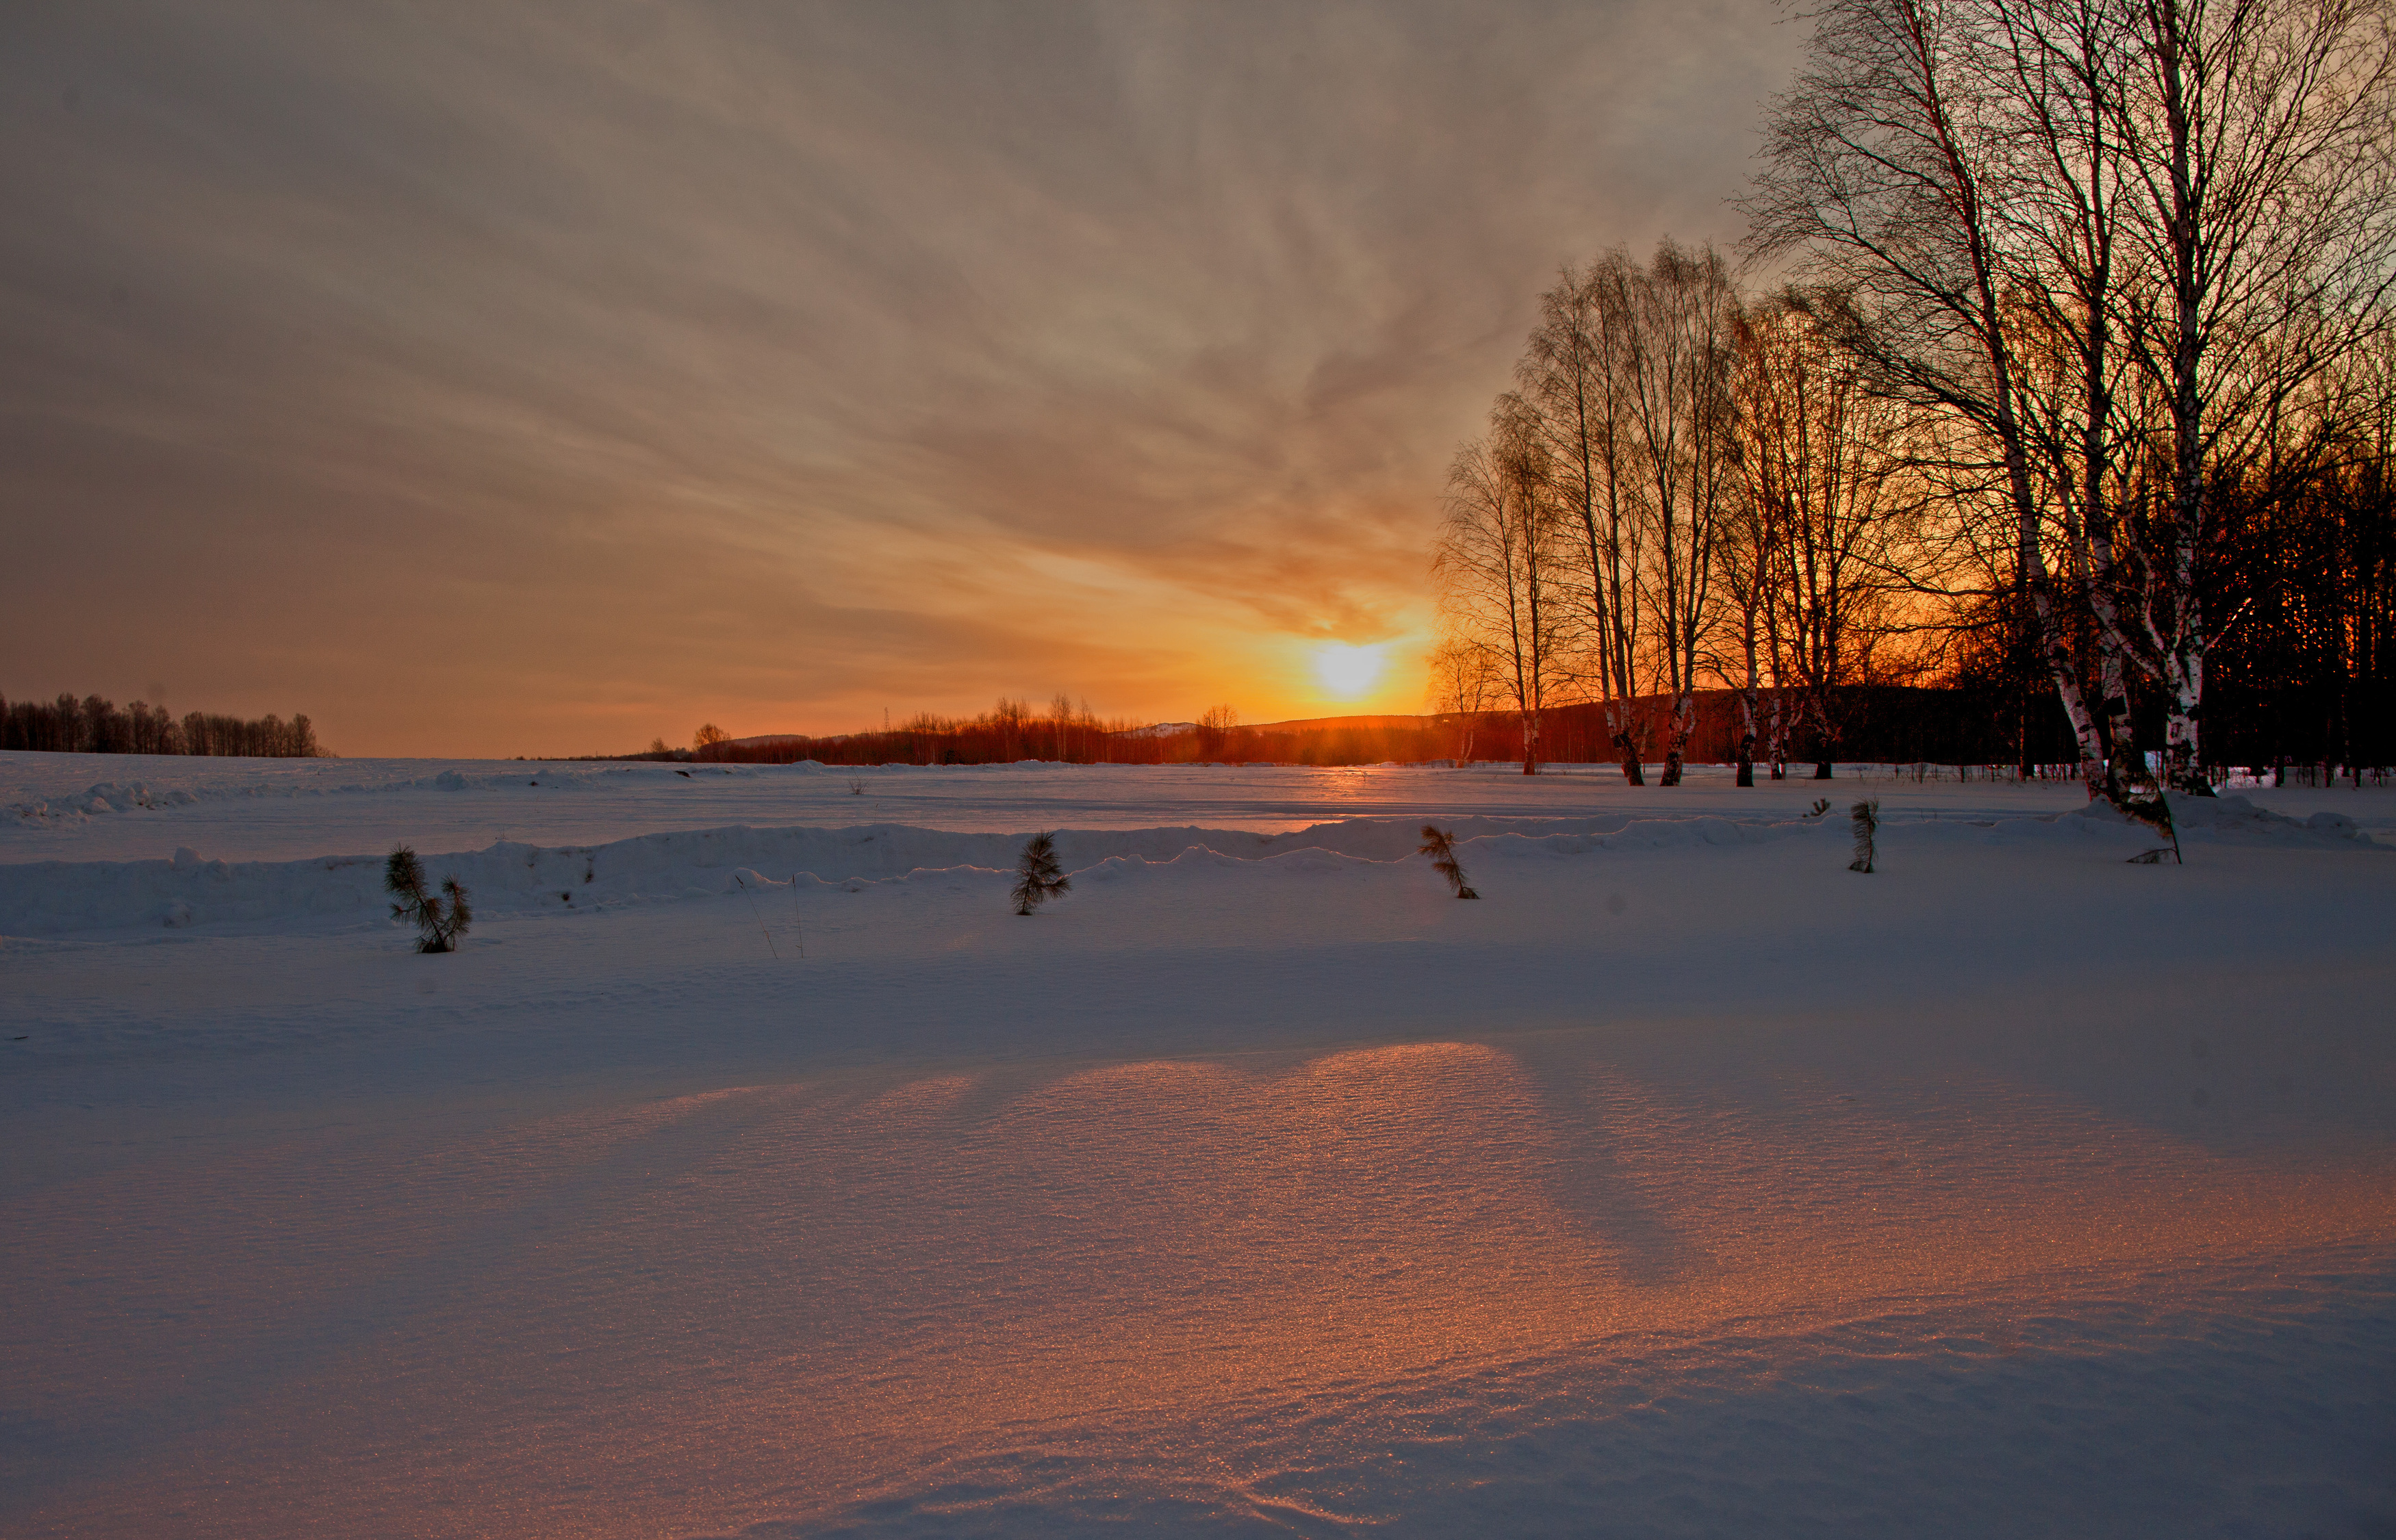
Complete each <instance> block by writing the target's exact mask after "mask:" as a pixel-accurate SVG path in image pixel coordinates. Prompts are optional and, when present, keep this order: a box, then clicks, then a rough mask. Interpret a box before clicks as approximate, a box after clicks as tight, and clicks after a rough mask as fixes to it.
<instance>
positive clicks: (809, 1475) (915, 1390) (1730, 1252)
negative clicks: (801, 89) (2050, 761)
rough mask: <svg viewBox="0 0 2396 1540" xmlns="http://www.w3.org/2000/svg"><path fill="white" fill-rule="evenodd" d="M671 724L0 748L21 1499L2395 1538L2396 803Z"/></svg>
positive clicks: (758, 1523)
mask: <svg viewBox="0 0 2396 1540" xmlns="http://www.w3.org/2000/svg"><path fill="white" fill-rule="evenodd" d="M681 768H686V769H688V770H690V771H691V772H692V773H691V774H690V775H687V776H685V775H681V774H679V773H678V770H677V767H674V766H671V765H657V764H637V765H554V766H552V765H534V764H521V763H430V764H427V763H417V762H401V761H319V762H246V761H214V762H208V761H189V760H184V761H175V760H140V761H133V760H127V759H124V758H116V757H112V758H108V759H97V758H89V757H83V756H67V755H6V756H0V815H5V816H0V980H5V991H0V1028H5V1029H4V1030H0V1040H6V1041H0V1066H5V1069H6V1071H7V1075H6V1082H5V1089H0V1095H5V1096H6V1101H5V1103H0V1127H5V1133H0V1150H5V1153H6V1158H7V1183H6V1188H5V1195H0V1203H5V1224H6V1232H5V1233H6V1235H7V1251H6V1261H5V1263H0V1268H5V1271H0V1281H5V1283H6V1285H7V1300H8V1308H7V1311H6V1312H5V1313H0V1534H6V1535H8V1536H11V1537H15V1536H20V1535H28V1536H30V1535H155V1534H166V1533H172V1534H179V1535H185V1534H188V1535H199V1536H216V1535H222V1536H285V1535H290V1536H298V1535H314V1534H395V1535H438V1536H448V1535H459V1536H464V1535H527V1536H530V1535H556V1534H578V1535H593V1536H619V1535H621V1536H632V1535H643V1536H646V1535H786V1534H856V1535H915V1534H959V1533H964V1534H993V1535H1052V1534H1072V1533H1099V1532H1104V1533H1118V1532H1120V1531H1121V1530H1123V1529H1124V1528H1125V1527H1126V1526H1128V1527H1132V1528H1137V1529H1145V1530H1151V1531H1165V1532H1189V1533H1202V1532H1203V1533H1209V1534H1214V1533H1231V1534H1239V1533H1256V1534H1293V1533H1295V1534H1348V1533H1387V1534H1422V1535H1445V1534H1463V1533H1508V1534H1587V1533H1604V1534H1609V1535H1715V1534H1737V1535H1748V1534H1775V1535H1778V1534H1790V1535H1816V1534H1818V1535H1825V1536H1829V1535H1839V1536H1874V1535H1889V1536H1897V1535H1908V1536H1910V1535H1923V1534H1957V1535H1989V1536H2000V1535H2018V1534H2024V1533H2073V1534H2083V1533H2085V1534H2100V1533H2101V1534H2123V1535H2157V1536H2164V1535H2169V1536H2183V1535H2225V1536H2226V1535H2292V1536H2293V1535H2299V1534H2319V1535H2358V1536H2359V1535H2370V1534H2385V1533H2389V1532H2390V1531H2391V1529H2396V1483H2391V1471H2396V1458H2391V1451H2396V1180H2391V1178H2396V1042H2391V1033H2396V1010H2391V1007H2390V1002H2391V1000H2396V948H2391V943H2390V940H2389V936H2390V933H2391V925H2390V921H2391V918H2396V904H2391V903H2390V899H2391V896H2396V859H2391V856H2396V816H2391V815H2396V797H2391V796H2390V795H2389V793H2387V792H2384V791H2376V790H2363V791H2354V790H2312V791H2304V792H2297V791H2293V790H2292V791H2288V792H2275V791H2272V790H2268V789H2262V788H2256V789H2250V790H2241V791H2240V793H2239V794H2238V795H2237V796H2235V797H2225V798H2222V799H2218V800H2217V801H2211V802H2205V801H2195V802H2190V801H2186V800H2183V801H2182V802H2181V803H2179V804H2178V807H2179V824H2180V837H2181V844H2182V848H2183V851H2184V853H2185V854H2186V856H2187V864H2186V865H2184V866H2175V865H2172V864H2170V861H2169V857H2168V856H2166V857H2164V858H2163V862H2162V863H2161V864H2149V865H2134V864H2131V863H2130V860H2129V857H2131V856H2136V855H2140V854H2144V853H2146V852H2149V851H2151V850H2153V849H2155V848H2157V840H2156V838H2155V836H2154V835H2153V833H2152V831H2150V830H2146V829H2144V828H2142V827H2139V826H2136V825H2132V824H2126V823H2124V822H2123V821H2122V820H2120V819H2118V818H2116V817H2113V816H2110V814H2105V813H2102V812H2101V811H2099V812H2093V813H2092V812H2091V811H2090V810H2089V809H2088V808H2087V806H2086V805H2085V803H2084V802H2083V799H2082V798H2081V796H2080V794H2079V792H2078V791H2077V790H2076V789H2074V788H2070V787H2068V786H2049V787H2039V786H2030V787H2012V786H1990V785H1989V784H1987V783H1981V782H1975V783H1970V784H1963V785H1958V784H1955V783H1952V782H1949V783H1945V784H1939V783H1934V782H1929V781H1923V782H1915V781H1913V780H1911V779H1910V777H1909V778H1905V779H1891V778H1889V777H1886V776H1885V775H1884V776H1883V777H1880V778H1876V779H1864V778H1859V777H1857V775H1856V774H1855V771H1854V767H1843V770H1842V775H1841V777H1840V778H1838V779H1835V780H1833V781H1830V782H1827V783H1821V782H1813V781H1790V782H1784V783H1780V784H1777V785H1769V784H1767V785H1765V786H1762V787H1757V788H1751V789H1741V788H1737V787H1735V786H1732V785H1731V784H1730V783H1729V778H1728V777H1727V775H1726V774H1718V773H1714V772H1711V771H1704V772H1701V773H1700V774H1699V775H1698V776H1697V777H1696V779H1695V782H1694V783H1693V784H1692V785H1690V786H1686V787H1682V788H1676V789H1663V788H1657V787H1649V788H1645V789H1632V788H1627V787H1625V786H1623V785H1622V784H1621V783H1620V781H1619V778H1618V777H1611V776H1608V775H1605V774H1602V773H1594V772H1592V771H1590V770H1587V769H1584V770H1583V771H1581V773H1577V774H1571V775H1563V776H1552V777H1551V776H1542V777H1522V776H1520V775H1511V774H1506V773H1502V772H1498V771H1486V770H1480V771H1433V770H1413V769H1395V768H1383V769H1365V770H1324V771H1311V770H1295V769H1262V768H1214V769H1204V768H1177V769H1146V768H1128V767H1122V768H1111V767H1086V766H1079V767H1077V766H1056V765H1018V766H1001V767H991V768H987V769H983V768H956V769H941V770H907V771H899V770H889V771H862V772H849V771H845V770H839V769H822V768H820V767H767V766H728V767H727V766H701V765H694V766H686V767H681ZM1821 797H1827V798H1828V799H1830V804H1831V805H1830V809H1829V810H1828V812H1827V813H1825V814H1823V815H1820V816H1815V815H1814V814H1813V813H1812V808H1813V804H1814V803H1815V800H1816V799H1817V798H1821ZM1858 797H1870V798H1873V799H1876V800H1877V801H1878V802H1879V803H1880V804H1881V818H1882V825H1881V829H1880V831H1879V837H1878V849H1877V852H1876V861H1875V870H1874V871H1873V872H1872V873H1871V874H1870V875H1865V874H1862V873H1858V872H1853V871H1850V870H1847V863H1848V861H1849V859H1850V856H1851V850H1850V843H1851V838H1852V836H1851V830H1850V828H1849V824H1848V820H1847V817H1846V811H1847V804H1848V803H1851V802H1853V801H1854V800H1856V799H1857V798H1858ZM1427 819H1430V820H1436V821H1437V822H1438V823H1439V824H1440V825H1441V826H1442V827H1443V828H1446V829H1450V830H1454V831H1455V832H1456V834H1457V836H1458V851H1459V854H1460V856H1461V858H1462V860H1463V862H1464V865H1465V867H1466V869H1467V871H1468V873H1469V875H1470V878H1471V882H1472V883H1473V885H1474V886H1475V887H1476V888H1477V889H1479V891H1480V892H1481V893H1482V895H1483V898H1482V900H1481V901H1479V902H1477V903H1458V902H1457V901H1456V900H1455V899H1453V898H1452V897H1450V896H1448V895H1447V891H1446V889H1445V886H1444V883H1442V881H1441V879H1440V878H1439V877H1438V876H1437V874H1436V873H1434V872H1433V871H1432V870H1431V868H1430V866H1429V864H1428V863H1427V862H1425V861H1424V860H1422V859H1421V858H1420V857H1419V856H1414V855H1413V854H1411V852H1412V850H1413V846H1414V844H1415V843H1416V842H1417V841H1418V837H1419V829H1420V826H1421V824H1422V823H1423V822H1424V821H1426V820H1427ZM1032 830H1062V832H1061V833H1060V834H1059V835H1058V848H1059V851H1060V853H1061V854H1062V856H1063V857H1064V864H1065V865H1066V867H1067V868H1068V869H1069V870H1071V871H1072V880H1073V891H1072V894H1071V895H1070V896H1067V897H1066V898H1064V899H1063V900H1061V901H1060V902H1058V903H1056V904H1054V905H1052V906H1050V907H1048V908H1046V909H1043V910H1042V911H1041V912H1040V913H1039V914H1037V915H1036V916H1034V917H1033V918H1031V919H1028V920H1027V919H1019V918H1018V917H1016V916H1015V915H1014V914H1012V913H1011V912H1010V911H1009V909H1008V908H1007V905H1006V901H1005V893H1006V887H1007V884H1008V881H1009V874H1008V872H1007V870H1005V869H1007V868H1009V867H1011V865H1012V864H1013V860H1014V856H1015V853H1016V851H1017V850H1018V849H1019V847H1020V845H1021V843H1022V839H1023V837H1024V835H1025V834H1026V833H1028V832H1030V831H1032ZM398 841H406V842H407V843H410V844H412V845H413V846H414V847H415V848H416V849H417V850H418V851H419V853H421V854H422V856H423V857H424V862H425V867H426V870H427V871H428V873H429V874H430V875H431V876H432V877H433V878H434V879H435V880H437V879H439V878H440V877H442V876H445V875H456V876H458V877H459V879H460V880H461V881H463V882H464V883H466V884H467V885H468V886H469V887H470V888H471V889H472V890H473V896H474V903H475V908H476V910H477V913H478V916H479V918H478V919H477V921H476V923H475V924H474V927H473V931H472V932H471V933H470V935H469V936H468V937H467V939H466V942H465V945H464V948H463V949H462V950H460V951H459V952H458V953H456V954H454V955H450V956H420V955H418V954H416V953H415V952H414V951H413V950H412V949H411V947H410V941H409V933H408V932H407V931H406V930H405V929H403V928H401V927H399V926H397V925H395V924H394V923H393V922H392V921H390V920H389V918H388V917H387V913H386V910H385V908H384V902H383V899H382V897H381V896H380V894H379V880H380V873H381V858H382V856H383V854H384V853H385V852H386V851H387V850H388V849H389V848H390V846H391V844H392V843H394V842H398Z"/></svg>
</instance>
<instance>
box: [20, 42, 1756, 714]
mask: <svg viewBox="0 0 2396 1540" xmlns="http://www.w3.org/2000/svg"><path fill="white" fill-rule="evenodd" d="M1793 41H1794V39H1793V37H1792V36H1791V35H1790V31H1789V30H1788V29H1786V28H1783V27H1778V26H1776V25H1775V24H1774V23H1773V19H1772V14H1771V12H1770V11H1769V9H1768V8H1767V7H1765V6H1764V5H1762V4H1746V3H1741V4H1697V5H1686V4H1664V3H1651V0H1623V3H1617V4H1598V5H1579V6H1570V5H1555V6H1546V5H1524V6H1475V7H1459V6H1453V5H1418V6H1405V5H1375V6H1261V5H1259V6H1243V5H1231V6H1217V5H1194V4H1192V5H1179V6H1138V5H1128V4H1093V5H1087V6H1037V5H1008V6H989V5H960V6H953V7H939V6H931V5H920V6H908V7H887V6H869V5H857V6H791V5H779V4H777V5H762V4H761V5H748V6H741V5H717V6H707V7H698V6H690V7H663V6H654V5H622V6H614V7H610V6H606V5H595V4H594V5H589V6H575V7H497V6H479V7H476V6H462V5H461V6H456V7H432V8H431V9H429V10H428V9H425V8H420V7H397V6H391V7H379V6H374V5H366V4H353V5H343V6H339V7H321V6H304V5H297V4H293V5H286V6H252V7H242V6H233V5H224V4H208V5H192V6H186V7H176V6H158V5H150V6H142V7H113V6H108V5H78V6H75V7H15V8H12V9H11V10H10V11H9V12H8V13H7V16H6V17H5V18H0V125H4V126H5V130H6V131H5V134H0V182H5V185H6V186H7V189H8V190H9V204H10V206H11V216H10V218H9V219H7V221H5V223H0V458H5V460H6V462H7V466H8V468H9V469H8V471H7V476H6V478H5V482H0V523H5V526H6V533H7V538H8V542H9V549H10V550H11V551H12V552H14V553H15V557H14V559H12V560H11V561H10V562H9V563H7V564H6V568H5V575H4V576H0V601H5V604H0V690H6V691H7V692H9V693H11V694H14V693H18V692H33V691H49V690H56V689H59V688H75V689H79V690H80V689H90V688H99V689H101V690H103V691H113V692H114V693H116V694H117V695H118V697H119V698H124V697H129V696H131V695H133V694H136V693H140V691H142V690H144V689H146V688H147V687H148V686H149V684H152V683H154V682H158V681H165V682H166V683H167V684H168V691H169V697H170V703H171V704H174V705H177V706H179V707H190V706H200V705H206V706H208V707H211V708H214V709H221V710H293V709H295V708H296V709H301V710H312V711H313V712H314V713H315V715H316V717H317V719H318V721H319V723H320V724H322V730H323V735H324V737H326V740H327V741H328V742H330V743H331V744H332V745H333V746H334V747H336V748H338V749H340V750H344V751H348V752H378V751H379V752H490V753H511V752H552V751H570V750H585V749H611V748H622V747H631V746H634V745H635V744H637V743H639V742H645V741H646V739H647V737H649V736H650V735H651V734H652V733H663V734H665V735H666V736H667V737H670V738H679V737H684V736H686V735H687V733H688V731H689V729H690V727H691V725H692V724H695V723H696V722H698V721H699V719H700V718H702V717H705V718H709V719H712V720H715V721H718V722H722V723H723V724H725V725H726V726H728V727H732V728H734V729H735V730H737V731H744V732H745V731H763V730H766V729H771V728H799V729H805V730H814V731H836V730H842V729H845V728H850V727H855V726H859V725H863V724H866V723H867V722H869V721H873V722H878V721H879V719H880V713H881V710H882V708H883V707H884V706H885V705H887V706H890V707H892V708H894V709H896V710H900V711H905V710H912V709H915V708H918V707H931V708H935V709H940V710H960V711H963V710H977V709H979V708H981V707H983V706H986V705H987V704H988V702H989V700H990V699H991V697H993V696H995V695H997V694H999V693H1001V692H1005V693H1008V694H1014V695H1031V696H1033V697H1045V696H1046V695H1047V694H1049V693H1051V692H1053V691H1056V690H1059V689H1063V690H1070V691H1072V692H1073V693H1074V694H1076V695H1078V696H1085V697H1088V698H1089V700H1090V701H1091V703H1092V704H1093V705H1094V706H1095V707H1096V708H1098V710H1101V711H1103V712H1108V713H1111V714H1123V715H1138V716H1151V717H1187V716H1191V715H1193V714H1194V713H1195V712H1196V711H1197V710H1200V709H1203V708H1204V707H1205V705H1207V704H1210V703H1212V702H1214V701H1217V700H1227V701H1230V702H1231V703H1232V704H1233V705H1235V706H1237V707H1238V708H1239V710H1241V711H1242V713H1243V714H1244V715H1245V716H1247V717H1249V718H1251V719H1263V718H1267V717H1271V716H1278V715H1300V714H1311V713H1314V712H1317V711H1319V710H1322V709H1324V704H1325V702H1324V698H1323V696H1322V694H1321V689H1320V684H1319V681H1317V680H1316V678H1315V676H1314V673H1313V670H1312V669H1311V663H1310V659H1311V657H1312V656H1313V655H1312V653H1311V651H1310V650H1309V649H1310V647H1311V645H1312V644H1316V643H1319V642H1322V641H1325V640H1332V641H1338V642H1343V643H1348V644H1358V645H1369V644H1383V643H1388V644H1392V650H1391V657H1393V659H1397V660H1399V666H1394V667H1392V669H1391V670H1390V672H1389V674H1388V676H1387V677H1388V679H1389V681H1390V683H1389V684H1387V685H1386V686H1385V687H1384V688H1383V690H1382V691H1381V692H1380V693H1379V694H1378V695H1377V696H1376V697H1374V698H1373V699H1372V700H1371V701H1369V702H1367V703H1366V704H1367V705H1369V706H1372V707H1376V708H1378V709H1385V710H1408V709H1413V708H1414V706H1415V705H1416V700H1415V695H1416V693H1417V690H1418V673H1417V672H1416V671H1415V670H1412V669H1411V668H1410V667H1407V666H1404V658H1405V657H1407V656H1408V654H1409V649H1414V650H1418V647H1419V640H1420V636H1419V633H1420V632H1421V631H1422V630H1423V628H1424V627H1425V625H1426V624H1427V621H1428V615H1429V609H1428V591H1427V584H1426V578H1425V572H1424V556H1423V552H1424V547H1425V545H1426V542H1427V539H1428V535H1429V532H1430V529H1431V524H1432V523H1433V521H1434V520H1435V519H1436V517H1437V492H1438V484H1439V475H1440V472H1441V470H1442V468H1443V467H1444V463H1445V461H1446V458H1447V457H1448V455H1449V453H1450V452H1451V450H1452V449H1453V447H1454V445H1455V444H1456V443H1457V442H1458V440H1459V439H1461V438H1463V437H1465V436H1467V435H1469V434H1470V433H1471V432H1472V431H1474V429H1475V427H1476V425H1477V423H1478V420H1479V418H1480V415H1481V412H1482V409H1483V407H1484V405H1485V404H1486V401H1487V399H1488V397H1489V395H1490V394H1491V393H1492V392H1495V391H1497V390H1498V389H1500V388H1502V386H1503V385H1504V384H1505V382H1506V372H1507V369H1508V366H1509V365H1510V364H1511V359H1512V357H1513V355H1514V352H1515V351H1516V348H1517V344H1518V342H1519V340H1520V338H1521V336H1522V333H1523V332H1524V329H1525V328H1526V327H1527V325H1528V324H1529V320H1530V313H1531V310H1532V305H1533V301H1534V299H1535V297H1536V294H1537V290H1538V288H1539V287H1540V286H1541V285H1542V284H1543V283H1544V282H1545V280H1546V278H1547V277H1548V275H1549V274H1551V272H1552V271H1553V270H1554V268H1555V267H1556V266H1557V264H1559V263H1560V262H1563V261H1565V260H1569V259H1579V258H1582V257H1585V256H1587V255H1588V254H1589V253H1590V252H1591V251H1592V250H1594V249H1595V248H1597V247H1599V246H1604V245H1609V244H1612V243H1614V242H1617V241H1621V242H1628V243H1630V244H1631V246H1633V247H1634V248H1639V247H1644V246H1645V245H1647V244H1648V243H1651V242H1652V241H1653V240H1655V239H1656V238H1657V236H1659V235H1661V234H1663V233H1665V232H1674V233H1677V234H1679V235H1682V236H1683V237H1684V238H1693V239H1702V238H1705V237H1708V236H1713V237H1717V238H1721V237H1725V236H1728V235H1731V234H1733V233H1735V232H1736V222H1735V218H1734V216H1733V215H1732V214H1731V212H1730V211H1729V210H1728V209H1727V208H1725V207H1724V204H1723V200H1724V198H1726V197H1728V196H1729V195H1731V194H1733V193H1734V192H1737V188H1738V186H1739V184H1740V181H1741V179H1743V177H1744V175H1745V170H1746V160H1747V155H1748V153H1749V150H1750V144H1751V133H1752V129H1753V126H1754V123H1755V120H1756V116H1757V110H1758V106H1759V104H1760V102H1761V100H1762V99H1763V98H1764V97H1765V96H1766V95H1768V94H1769V93H1770V91H1772V90H1773V89H1775V88H1777V86H1778V85H1779V83H1780V80H1781V77H1782V75H1783V73H1784V72H1785V70H1786V67H1787V64H1788V62H1789V60H1790V53H1791V47H1792V44H1793Z"/></svg>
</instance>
